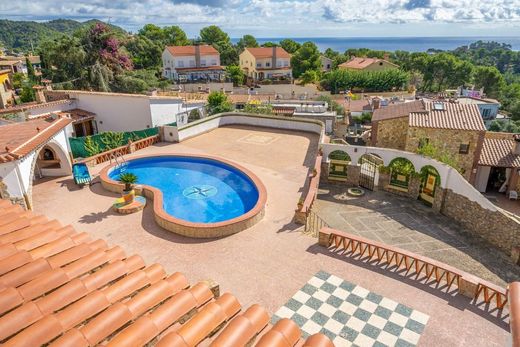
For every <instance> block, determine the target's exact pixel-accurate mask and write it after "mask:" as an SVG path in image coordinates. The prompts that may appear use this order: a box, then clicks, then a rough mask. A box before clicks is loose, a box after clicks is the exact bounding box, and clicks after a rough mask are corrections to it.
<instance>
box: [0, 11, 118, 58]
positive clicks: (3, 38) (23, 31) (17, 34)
mask: <svg viewBox="0 0 520 347" xmlns="http://www.w3.org/2000/svg"><path fill="white" fill-rule="evenodd" d="M96 22H98V20H96V19H91V20H89V21H86V22H78V21H75V20H71V19H56V20H52V21H49V22H42V23H39V22H32V21H11V20H7V19H2V20H0V44H1V45H2V46H4V47H5V48H7V49H12V50H16V51H28V50H30V49H31V43H32V45H33V47H34V48H36V47H38V45H39V44H40V42H42V41H44V40H48V39H54V38H57V37H59V36H60V35H63V34H65V35H70V34H72V33H73V32H74V31H76V30H78V29H80V28H82V27H85V26H90V25H92V24H93V23H96ZM112 27H114V28H115V29H116V30H117V31H121V32H124V30H123V29H121V28H120V27H116V26H112Z"/></svg>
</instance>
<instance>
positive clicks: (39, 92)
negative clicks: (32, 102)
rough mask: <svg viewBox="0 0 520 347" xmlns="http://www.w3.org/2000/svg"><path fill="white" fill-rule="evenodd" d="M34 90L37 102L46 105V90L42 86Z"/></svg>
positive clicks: (35, 87)
mask: <svg viewBox="0 0 520 347" xmlns="http://www.w3.org/2000/svg"><path fill="white" fill-rule="evenodd" d="M33 89H34V91H35V93H36V102H37V103H39V104H44V103H46V102H47V99H46V98H45V94H44V93H43V90H44V88H43V87H42V86H34V87H33Z"/></svg>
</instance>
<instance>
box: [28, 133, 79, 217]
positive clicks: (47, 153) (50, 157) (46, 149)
mask: <svg viewBox="0 0 520 347" xmlns="http://www.w3.org/2000/svg"><path fill="white" fill-rule="evenodd" d="M71 173H72V165H71V162H70V158H69V156H68V155H67V153H66V149H64V148H63V147H62V145H60V144H59V143H58V142H54V141H51V142H48V143H46V144H45V145H44V146H43V147H41V148H39V149H38V150H37V151H36V153H35V154H34V157H33V159H32V164H31V171H30V173H29V175H30V176H29V180H28V181H29V187H28V189H27V197H26V204H27V208H28V209H32V204H33V202H32V192H33V185H34V182H35V181H37V180H40V179H42V178H45V177H60V176H68V175H70V174H71Z"/></svg>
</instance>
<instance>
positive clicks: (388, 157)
mask: <svg viewBox="0 0 520 347" xmlns="http://www.w3.org/2000/svg"><path fill="white" fill-rule="evenodd" d="M322 150H323V160H324V161H328V156H329V154H330V153H331V152H333V151H335V150H342V151H344V152H347V153H348V155H349V156H350V158H351V159H352V163H354V164H357V163H358V160H359V158H360V157H361V156H362V155H363V154H365V153H372V154H376V155H378V156H379V157H381V159H383V162H384V164H385V165H386V166H388V165H389V164H390V162H391V161H392V159H394V158H398V157H402V158H406V159H408V160H410V161H411V162H412V164H413V165H414V167H415V171H417V172H419V171H420V170H421V168H422V167H424V166H426V165H430V166H433V167H434V168H435V169H437V171H438V172H439V175H440V178H441V184H440V185H441V187H442V188H444V189H451V190H452V191H453V192H454V193H457V194H460V195H463V196H465V197H467V198H468V199H470V200H471V201H475V202H477V203H478V204H479V205H480V206H482V207H483V208H486V209H488V210H492V211H496V210H497V207H496V206H495V205H493V204H492V203H491V202H490V201H489V200H488V199H486V198H485V197H484V196H483V195H482V194H480V192H479V191H478V190H476V189H475V187H473V186H472V185H471V184H470V183H469V182H468V181H466V179H465V178H464V177H462V175H461V174H460V173H459V172H458V171H457V170H455V169H454V168H452V167H450V166H448V165H446V164H443V163H441V162H439V161H437V160H434V159H431V158H428V157H424V156H422V155H419V154H415V153H411V152H405V151H399V150H396V149H389V148H379V147H365V146H352V145H342V144H331V143H324V144H322Z"/></svg>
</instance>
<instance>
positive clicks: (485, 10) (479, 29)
mask: <svg viewBox="0 0 520 347" xmlns="http://www.w3.org/2000/svg"><path fill="white" fill-rule="evenodd" d="M0 18H3V19H11V20H35V21H45V20H51V19H57V18H69V19H75V20H79V21H83V20H88V19H92V18H97V19H100V20H104V21H108V20H110V22H111V23H113V24H116V25H119V26H121V27H123V28H125V29H127V30H129V31H133V32H136V31H137V30H138V29H139V28H140V27H142V26H143V25H144V24H147V23H154V24H157V25H160V26H164V25H179V26H181V27H182V28H183V29H184V30H185V31H186V33H187V34H188V36H189V37H196V36H197V35H198V32H199V30H200V29H201V28H202V27H204V26H207V25H211V24H215V25H218V26H220V27H221V28H222V29H223V30H225V31H226V32H228V33H229V35H230V36H231V37H240V36H242V35H244V34H252V35H255V36H257V37H370V36H373V37H377V36H414V37H417V36H495V37H496V36H518V35H520V25H519V24H520V0H370V1H366V0H321V1H306V0H252V1H243V0H138V1H136V0H74V1H71V0H36V1H35V0H0Z"/></svg>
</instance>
